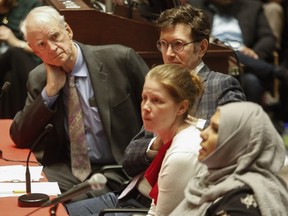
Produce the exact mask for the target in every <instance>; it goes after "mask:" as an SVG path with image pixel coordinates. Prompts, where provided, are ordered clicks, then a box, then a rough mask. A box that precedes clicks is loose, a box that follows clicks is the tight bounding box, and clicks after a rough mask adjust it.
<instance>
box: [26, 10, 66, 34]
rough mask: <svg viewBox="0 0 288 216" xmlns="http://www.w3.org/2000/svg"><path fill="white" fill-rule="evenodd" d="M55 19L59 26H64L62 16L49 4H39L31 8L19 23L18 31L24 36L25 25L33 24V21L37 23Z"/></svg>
mask: <svg viewBox="0 0 288 216" xmlns="http://www.w3.org/2000/svg"><path fill="white" fill-rule="evenodd" d="M51 21H55V23H58V24H59V26H61V27H63V28H64V27H65V19H64V16H62V15H60V14H59V12H58V11H57V10H56V9H55V8H54V7H51V6H41V7H36V8H34V9H32V10H31V11H30V12H29V13H28V15H27V16H26V18H25V19H24V20H22V22H21V23H20V31H21V32H22V34H23V36H24V38H26V36H27V27H28V26H33V24H34V23H35V22H39V23H49V22H51Z"/></svg>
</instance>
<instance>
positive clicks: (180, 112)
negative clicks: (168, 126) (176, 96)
mask: <svg viewBox="0 0 288 216" xmlns="http://www.w3.org/2000/svg"><path fill="white" fill-rule="evenodd" d="M188 106H189V102H188V100H184V101H182V103H181V105H180V107H179V110H178V112H177V115H183V114H184V113H185V112H186V111H187V109H188Z"/></svg>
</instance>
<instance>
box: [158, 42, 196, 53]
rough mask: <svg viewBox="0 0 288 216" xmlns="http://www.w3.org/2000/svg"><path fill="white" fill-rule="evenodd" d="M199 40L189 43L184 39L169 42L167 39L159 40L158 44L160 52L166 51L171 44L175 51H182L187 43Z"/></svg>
mask: <svg viewBox="0 0 288 216" xmlns="http://www.w3.org/2000/svg"><path fill="white" fill-rule="evenodd" d="M197 42H198V41H190V42H188V43H184V42H183V41H180V40H176V41H173V42H172V43H168V42H167V41H165V40H158V41H157V44H156V45H157V49H158V50H159V51H160V52H166V51H167V49H168V47H169V45H170V44H171V47H172V50H173V51H174V52H182V51H183V49H184V47H185V46H186V45H188V44H191V43H197Z"/></svg>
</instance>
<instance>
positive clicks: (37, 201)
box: [18, 124, 53, 207]
mask: <svg viewBox="0 0 288 216" xmlns="http://www.w3.org/2000/svg"><path fill="white" fill-rule="evenodd" d="M52 128H53V126H52V125H51V124H48V125H47V126H46V127H45V129H44V131H43V132H42V133H41V134H40V136H39V137H38V138H37V139H36V141H35V142H34V143H33V145H32V146H31V148H30V151H29V154H28V157H27V160H26V173H25V177H26V194H24V195H21V196H20V197H18V206H19V207H39V206H41V205H42V204H43V203H45V202H47V201H48V200H49V199H50V198H49V196H48V195H47V194H43V193H31V176H30V170H29V159H30V155H31V153H32V151H33V149H34V147H35V146H36V145H37V144H38V143H39V142H40V140H41V139H42V138H43V137H44V135H46V134H47V133H48V132H49V131H50V130H51V129H52Z"/></svg>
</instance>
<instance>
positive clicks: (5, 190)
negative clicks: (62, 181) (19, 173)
mask: <svg viewBox="0 0 288 216" xmlns="http://www.w3.org/2000/svg"><path fill="white" fill-rule="evenodd" d="M25 193H26V184H25V183H24V182H21V183H0V197H11V196H21V195H23V194H25ZM31 193H44V194H47V195H49V196H51V195H59V194H61V192H60V189H59V185H58V183H57V182H32V183H31Z"/></svg>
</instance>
